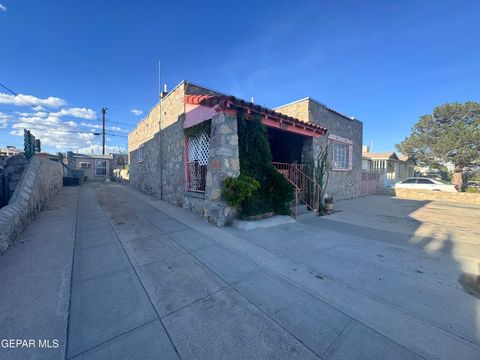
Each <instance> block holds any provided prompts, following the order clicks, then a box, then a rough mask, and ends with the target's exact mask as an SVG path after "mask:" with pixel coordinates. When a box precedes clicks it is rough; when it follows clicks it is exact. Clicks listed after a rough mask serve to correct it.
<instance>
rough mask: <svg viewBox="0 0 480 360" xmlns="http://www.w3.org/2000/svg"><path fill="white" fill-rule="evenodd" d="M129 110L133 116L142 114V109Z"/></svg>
mask: <svg viewBox="0 0 480 360" xmlns="http://www.w3.org/2000/svg"><path fill="white" fill-rule="evenodd" d="M130 112H131V113H132V114H134V115H135V116H140V115H142V114H143V111H142V110H138V109H132V110H130Z"/></svg>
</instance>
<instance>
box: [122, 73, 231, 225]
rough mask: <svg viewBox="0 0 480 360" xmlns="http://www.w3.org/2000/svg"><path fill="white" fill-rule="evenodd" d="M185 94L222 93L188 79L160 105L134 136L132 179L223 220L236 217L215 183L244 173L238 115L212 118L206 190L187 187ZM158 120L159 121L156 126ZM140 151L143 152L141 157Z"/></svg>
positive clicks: (179, 203)
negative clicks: (241, 168) (190, 191)
mask: <svg viewBox="0 0 480 360" xmlns="http://www.w3.org/2000/svg"><path fill="white" fill-rule="evenodd" d="M185 94H189V95H198V94H205V95H213V94H218V93H217V92H214V91H212V90H209V89H205V88H202V87H200V86H197V85H194V84H191V83H188V82H182V83H180V84H179V85H178V86H177V87H175V88H174V89H173V90H172V91H171V92H170V93H169V94H167V95H166V96H165V97H164V98H163V99H162V100H161V102H160V103H159V104H157V105H155V108H154V109H152V110H151V111H150V112H149V114H148V115H147V117H146V118H144V119H143V120H142V121H141V122H140V123H139V124H138V126H137V128H135V129H134V130H133V131H132V132H130V133H129V136H128V144H129V157H130V167H129V184H130V186H132V187H133V188H135V189H138V190H140V191H142V192H145V193H147V194H150V195H153V196H155V197H157V198H159V199H162V200H165V201H167V202H168V203H170V204H173V205H177V206H181V207H184V208H186V209H189V210H190V211H193V212H195V213H198V214H200V215H202V216H204V217H207V218H208V219H209V221H211V222H214V223H216V224H218V225H223V224H225V223H226V222H228V221H229V219H230V218H231V215H232V209H229V208H228V207H227V206H226V204H225V203H224V202H222V201H221V199H220V190H219V188H215V187H217V186H221V184H222V183H223V180H224V179H225V177H227V176H238V173H239V162H238V138H237V128H236V126H237V122H236V117H231V116H227V115H224V114H222V115H220V114H219V115H218V116H216V117H215V119H214V120H212V130H211V131H212V133H211V142H210V143H211V149H210V154H209V156H210V159H209V165H208V170H207V182H208V183H207V187H206V192H205V194H198V193H189V192H185V191H184V159H183V156H184V142H185V136H184V131H183V125H184V119H185V114H184V111H185V104H184V97H185ZM159 112H160V113H159ZM160 115H161V119H160ZM160 120H161V121H160ZM155 122H157V124H159V125H158V126H156V125H155ZM140 147H141V148H142V149H141V150H140ZM140 153H143V158H142V160H141V161H139V160H140V157H139V154H140Z"/></svg>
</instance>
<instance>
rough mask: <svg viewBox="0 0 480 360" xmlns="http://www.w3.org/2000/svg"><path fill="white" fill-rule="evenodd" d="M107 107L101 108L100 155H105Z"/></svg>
mask: <svg viewBox="0 0 480 360" xmlns="http://www.w3.org/2000/svg"><path fill="white" fill-rule="evenodd" d="M107 110H108V108H106V107H103V108H102V155H105V114H106V112H107Z"/></svg>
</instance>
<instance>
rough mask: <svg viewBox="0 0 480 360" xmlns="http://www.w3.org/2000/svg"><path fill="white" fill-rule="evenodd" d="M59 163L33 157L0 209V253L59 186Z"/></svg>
mask: <svg viewBox="0 0 480 360" xmlns="http://www.w3.org/2000/svg"><path fill="white" fill-rule="evenodd" d="M62 176H63V169H62V165H61V164H60V163H59V162H54V161H51V160H48V159H45V158H42V157H38V156H34V157H33V158H32V159H31V160H30V161H29V163H28V166H27V167H26V168H25V170H24V172H23V175H22V179H21V181H20V183H19V184H18V185H17V187H16V189H15V192H14V194H13V196H12V198H11V199H10V201H9V203H8V205H7V206H5V207H3V208H2V209H0V253H2V252H4V251H5V250H6V249H7V248H8V246H9V245H10V244H11V243H12V242H13V241H15V239H16V238H17V237H18V235H20V233H21V232H22V231H23V229H24V228H25V227H26V226H27V225H28V224H29V223H30V221H31V220H32V219H33V218H34V217H35V215H36V214H37V213H38V212H39V211H40V210H41V208H42V207H43V205H44V204H45V203H46V202H47V201H48V200H50V199H51V198H52V197H53V196H55V195H56V194H57V192H58V191H59V190H60V189H61V187H62Z"/></svg>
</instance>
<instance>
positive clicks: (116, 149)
mask: <svg viewBox="0 0 480 360" xmlns="http://www.w3.org/2000/svg"><path fill="white" fill-rule="evenodd" d="M78 152H79V153H81V154H92V153H93V154H101V153H102V145H98V144H93V145H90V146H85V147H83V148H80V149H78ZM126 152H127V150H126V149H125V148H124V147H122V146H110V145H105V154H111V153H123V154H125V153H126Z"/></svg>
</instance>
